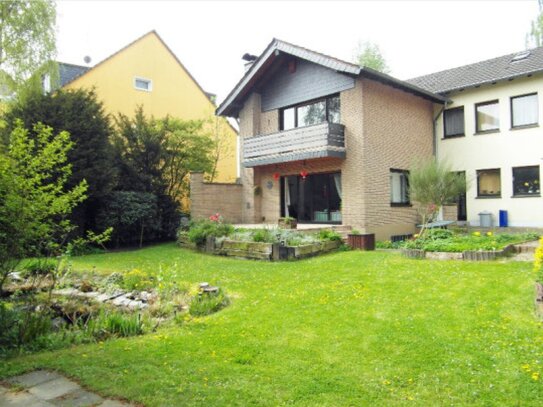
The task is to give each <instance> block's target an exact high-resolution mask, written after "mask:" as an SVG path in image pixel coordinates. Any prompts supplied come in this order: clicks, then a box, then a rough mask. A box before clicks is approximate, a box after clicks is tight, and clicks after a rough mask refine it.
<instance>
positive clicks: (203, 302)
mask: <svg viewBox="0 0 543 407" xmlns="http://www.w3.org/2000/svg"><path fill="white" fill-rule="evenodd" d="M228 304H230V298H229V297H228V295H226V293H225V292H224V290H222V289H220V288H219V292H218V293H217V294H204V293H202V294H199V295H198V296H196V297H195V298H194V299H193V300H192V302H191V304H190V308H189V314H190V315H192V316H195V317H201V316H205V315H209V314H213V313H215V312H217V311H219V310H221V309H222V308H224V307H226V306H228Z"/></svg>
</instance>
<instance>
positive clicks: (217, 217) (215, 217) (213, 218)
mask: <svg viewBox="0 0 543 407" xmlns="http://www.w3.org/2000/svg"><path fill="white" fill-rule="evenodd" d="M209 220H210V221H211V222H216V223H222V221H223V218H222V216H221V214H220V213H219V212H217V213H216V214H215V215H211V216H210V217H209Z"/></svg>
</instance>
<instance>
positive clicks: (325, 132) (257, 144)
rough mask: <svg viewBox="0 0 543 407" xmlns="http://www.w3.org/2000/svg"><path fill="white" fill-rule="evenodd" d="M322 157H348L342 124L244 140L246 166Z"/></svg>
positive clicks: (315, 126) (286, 131) (307, 127)
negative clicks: (346, 155)
mask: <svg viewBox="0 0 543 407" xmlns="http://www.w3.org/2000/svg"><path fill="white" fill-rule="evenodd" d="M322 157H339V158H345V136H344V126H343V125H342V124H338V123H321V124H316V125H313V126H306V127H298V128H295V129H290V130H285V131H281V132H279V133H273V134H265V135H259V136H254V137H248V138H245V139H243V165H244V166H245V167H256V166H259V165H267V164H277V163H284V162H290V161H298V160H307V159H311V158H322Z"/></svg>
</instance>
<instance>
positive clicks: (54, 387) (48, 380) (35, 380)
mask: <svg viewBox="0 0 543 407" xmlns="http://www.w3.org/2000/svg"><path fill="white" fill-rule="evenodd" d="M54 406H58V407H88V406H100V407H134V406H133V405H132V404H127V403H123V402H121V401H118V400H111V399H104V398H103V397H100V396H99V395H98V394H96V393H91V392H89V391H87V390H85V389H83V388H82V387H81V386H80V385H79V384H77V383H76V382H74V381H72V380H69V379H67V378H65V377H64V376H62V375H60V374H58V373H55V372H49V371H47V370H36V371H34V372H30V373H26V374H24V375H20V376H15V377H12V378H10V379H7V380H5V382H4V384H0V407H54Z"/></svg>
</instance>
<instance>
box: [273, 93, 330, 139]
mask: <svg viewBox="0 0 543 407" xmlns="http://www.w3.org/2000/svg"><path fill="white" fill-rule="evenodd" d="M336 97H337V98H340V94H339V93H334V94H332V95H327V96H324V97H319V98H316V99H311V100H306V101H304V102H301V103H297V104H294V105H290V106H285V107H282V108H280V109H279V131H286V130H285V129H284V124H285V123H284V112H285V110H288V109H294V127H293V128H291V129H288V130H294V129H299V128H302V127H309V126H315V124H310V125H308V126H298V108H300V107H304V106H309V105H313V104H315V103H319V102H323V101H324V104H325V116H326V119H325V120H324V122H322V123H325V122H328V123H330V122H329V117H330V114H329V110H330V104H329V103H328V100H329V99H333V98H336ZM339 108H340V117H339V119H340V122H341V98H340V102H339Z"/></svg>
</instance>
